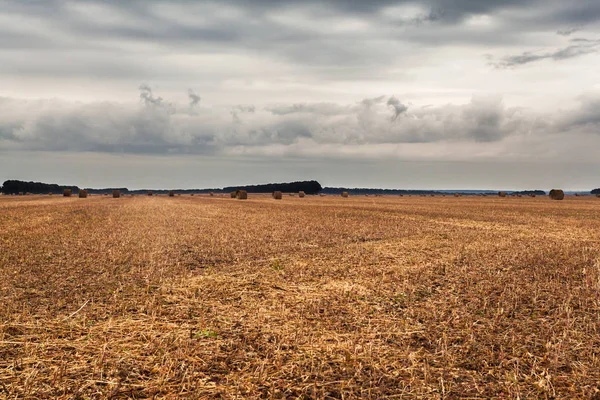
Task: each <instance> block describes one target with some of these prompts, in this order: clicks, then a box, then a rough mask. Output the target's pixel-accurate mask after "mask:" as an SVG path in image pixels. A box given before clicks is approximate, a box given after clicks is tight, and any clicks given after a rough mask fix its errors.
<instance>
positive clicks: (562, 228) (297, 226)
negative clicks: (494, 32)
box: [0, 194, 600, 399]
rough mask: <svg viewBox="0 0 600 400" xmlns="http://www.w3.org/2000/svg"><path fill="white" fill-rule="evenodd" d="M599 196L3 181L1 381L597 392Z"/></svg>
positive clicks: (287, 391)
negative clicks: (14, 192)
mask: <svg viewBox="0 0 600 400" xmlns="http://www.w3.org/2000/svg"><path fill="white" fill-rule="evenodd" d="M599 311H600V199H598V198H595V197H591V196H589V197H577V198H576V197H571V196H567V197H566V199H565V200H564V201H552V200H550V199H548V198H547V197H536V198H511V197H509V198H498V197H493V198H492V197H467V196H465V197H460V198H455V197H450V196H447V197H415V196H413V197H408V196H404V197H396V196H389V197H385V196H384V197H372V196H370V197H365V196H360V197H358V196H350V197H349V198H341V197H338V196H335V197H334V196H326V197H313V196H307V197H306V198H299V197H298V196H296V197H291V196H287V195H285V196H283V200H274V199H272V198H271V196H270V195H268V196H259V195H252V194H251V195H249V199H248V200H236V199H231V198H229V195H227V197H221V196H214V197H209V196H199V195H196V196H193V197H192V196H187V195H186V196H178V197H171V198H169V197H167V196H152V197H148V196H135V197H129V196H126V197H121V198H118V199H113V198H112V197H110V196H90V197H88V198H87V199H79V198H76V197H72V198H64V197H62V196H21V197H16V196H0V398H7V399H44V398H58V399H74V398H79V399H95V398H113V399H116V398H169V399H171V398H173V399H174V398H194V399H195V398H231V399H233V398H236V399H243V398H331V399H342V398H344V399H350V398H374V399H375V398H434V399H439V398H444V399H459V398H471V399H489V398H498V399H500V398H521V399H532V398H547V399H550V398H569V399H573V398H587V399H589V398H597V399H600V318H599V317H600V314H599Z"/></svg>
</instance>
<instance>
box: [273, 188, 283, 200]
mask: <svg viewBox="0 0 600 400" xmlns="http://www.w3.org/2000/svg"><path fill="white" fill-rule="evenodd" d="M273 198H274V199H275V200H281V199H282V198H283V195H282V194H281V192H280V191H279V190H276V191H274V192H273Z"/></svg>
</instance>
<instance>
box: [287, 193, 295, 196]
mask: <svg viewBox="0 0 600 400" xmlns="http://www.w3.org/2000/svg"><path fill="white" fill-rule="evenodd" d="M288 196H290V197H294V196H296V193H288Z"/></svg>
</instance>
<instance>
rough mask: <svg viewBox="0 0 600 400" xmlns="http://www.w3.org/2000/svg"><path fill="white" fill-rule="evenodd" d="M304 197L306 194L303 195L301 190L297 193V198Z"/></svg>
mask: <svg viewBox="0 0 600 400" xmlns="http://www.w3.org/2000/svg"><path fill="white" fill-rule="evenodd" d="M304 196H306V193H304V192H303V191H302V190H301V191H299V192H298V197H300V198H302V197H304Z"/></svg>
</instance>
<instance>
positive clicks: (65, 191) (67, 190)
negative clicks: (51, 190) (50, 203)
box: [63, 189, 73, 197]
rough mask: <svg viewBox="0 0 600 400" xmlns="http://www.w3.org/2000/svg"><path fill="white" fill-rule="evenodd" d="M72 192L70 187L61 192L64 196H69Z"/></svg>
mask: <svg viewBox="0 0 600 400" xmlns="http://www.w3.org/2000/svg"><path fill="white" fill-rule="evenodd" d="M72 194H73V192H72V191H71V189H65V190H64V192H63V196H65V197H71V195H72Z"/></svg>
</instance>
